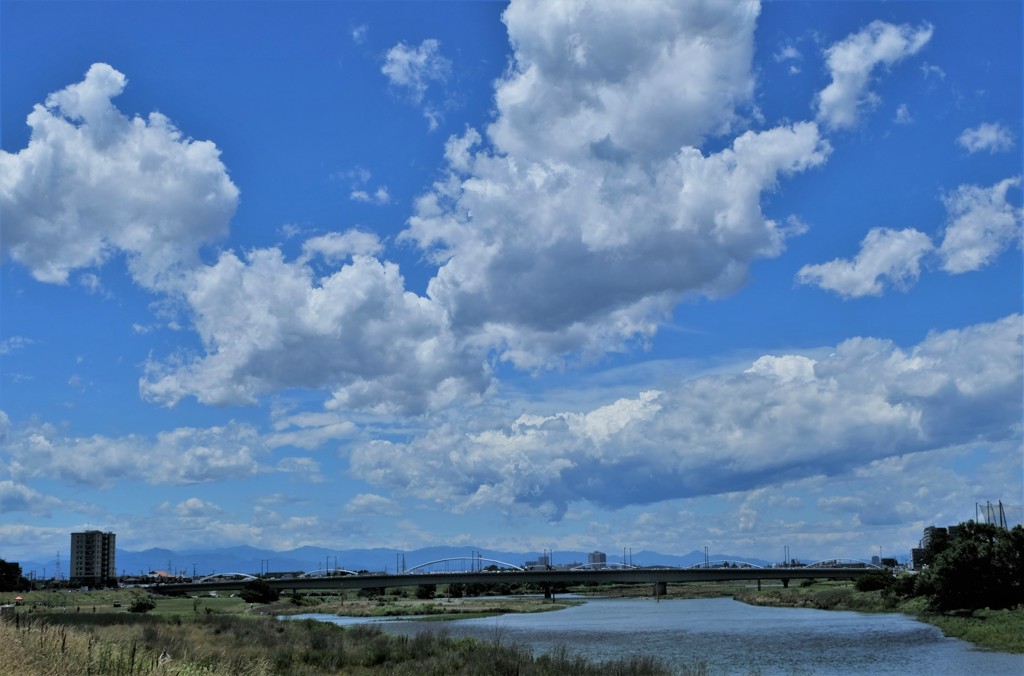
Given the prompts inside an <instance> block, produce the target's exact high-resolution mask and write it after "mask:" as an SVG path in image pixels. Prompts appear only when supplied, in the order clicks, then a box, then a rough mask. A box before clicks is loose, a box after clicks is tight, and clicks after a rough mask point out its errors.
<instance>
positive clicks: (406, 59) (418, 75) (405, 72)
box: [380, 39, 451, 104]
mask: <svg viewBox="0 0 1024 676" xmlns="http://www.w3.org/2000/svg"><path fill="white" fill-rule="evenodd" d="M450 70H451V62H450V61H449V60H448V59H446V58H444V57H443V56H441V43H440V42H439V41H437V40H433V39H428V40H424V41H423V42H421V43H420V45H419V47H409V46H408V45H406V44H405V43H404V42H400V43H398V44H397V45H395V46H394V47H392V48H391V49H389V50H388V52H387V54H385V55H384V65H383V66H382V67H381V69H380V71H381V72H382V73H384V75H386V76H387V78H388V82H390V83H391V85H392V86H394V87H397V88H399V89H401V90H403V91H404V92H405V93H406V94H407V95H408V96H409V98H410V99H411V100H412V102H413V103H417V104H418V103H421V102H422V101H423V96H424V94H426V92H427V87H428V86H429V85H430V83H431V82H437V81H443V80H444V79H445V78H446V77H448V72H449V71H450Z"/></svg>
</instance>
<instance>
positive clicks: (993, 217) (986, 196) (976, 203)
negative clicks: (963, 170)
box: [939, 176, 1022, 274]
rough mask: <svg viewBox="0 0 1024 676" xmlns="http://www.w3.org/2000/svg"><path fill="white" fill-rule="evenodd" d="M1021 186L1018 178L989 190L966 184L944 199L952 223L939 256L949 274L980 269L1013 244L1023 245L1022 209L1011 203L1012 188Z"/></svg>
mask: <svg viewBox="0 0 1024 676" xmlns="http://www.w3.org/2000/svg"><path fill="white" fill-rule="evenodd" d="M1020 184H1021V177H1020V176H1015V177H1013V178H1008V179H1005V180H1002V181H1000V182H999V183H996V184H995V185H993V186H992V187H989V188H985V187H982V186H975V185H962V186H960V187H959V188H957V189H956V190H955V191H954V192H953V193H951V194H949V195H947V196H946V197H945V198H944V200H943V202H944V203H945V205H946V210H947V212H948V213H949V223H948V224H947V226H946V229H945V232H944V233H943V237H942V245H941V246H940V247H939V255H940V256H941V257H942V261H943V263H942V267H943V269H944V270H945V271H946V272H949V273H951V274H958V273H961V272H970V271H972V270H978V269H980V268H982V267H984V266H986V265H988V264H989V263H990V262H991V261H992V260H993V259H994V258H995V257H996V256H998V255H999V254H1000V253H1002V252H1003V251H1005V250H1006V248H1007V247H1009V246H1011V245H1012V244H1014V243H1016V245H1017V246H1018V247H1020V246H1021V220H1022V219H1021V214H1022V210H1021V208H1020V207H1017V206H1014V205H1013V204H1011V203H1010V202H1009V201H1008V200H1007V192H1008V191H1009V190H1010V188H1016V187H1019V186H1020Z"/></svg>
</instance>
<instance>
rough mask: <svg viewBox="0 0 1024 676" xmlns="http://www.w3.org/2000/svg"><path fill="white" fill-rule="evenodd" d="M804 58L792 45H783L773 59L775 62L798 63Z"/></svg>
mask: <svg viewBox="0 0 1024 676" xmlns="http://www.w3.org/2000/svg"><path fill="white" fill-rule="evenodd" d="M803 58H804V55H803V54H801V53H800V50H799V49H797V48H796V47H794V46H793V45H785V46H783V47H781V48H780V49H779V51H777V52H775V55H774V59H775V60H776V61H799V60H801V59H803Z"/></svg>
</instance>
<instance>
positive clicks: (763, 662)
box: [294, 598, 1024, 676]
mask: <svg viewBox="0 0 1024 676" xmlns="http://www.w3.org/2000/svg"><path fill="white" fill-rule="evenodd" d="M294 617H295V618H298V617H309V618H314V619H319V620H324V621H329V622H336V623H338V624H345V625H348V624H354V623H362V622H367V621H373V622H374V623H375V624H376V625H377V626H380V627H381V628H383V629H384V630H385V631H388V632H390V633H395V634H407V635H415V634H417V633H419V632H423V631H435V632H436V631H446V632H448V633H449V634H451V635H453V636H472V637H475V638H479V639H483V640H487V641H500V642H502V643H505V644H510V643H514V644H519V645H523V646H528V647H530V648H531V649H532V650H533V651H534V652H535V653H537V654H540V653H545V652H552V651H555V650H557V649H559V648H560V647H561V646H564V647H566V648H568V649H569V650H570V651H571V652H574V653H579V654H581V655H584V656H586V657H588V658H592V659H597V660H606V659H613V658H618V657H624V656H629V655H634V654H644V655H657V656H659V657H660V658H661V659H662V660H664V661H665V662H666V663H667V664H668V665H669V666H671V667H675V668H678V669H679V670H680V671H683V670H686V669H693V668H695V667H697V666H698V665H700V664H701V663H704V664H706V665H707V668H708V673H711V674H719V673H728V674H748V673H758V674H765V675H767V674H836V675H838V674H858V675H860V674H902V675H906V674H922V675H924V674H927V675H929V676H931V675H933V674H979V675H980V674H1024V655H1012V654H1008V653H999V652H989V651H984V650H980V649H977V648H974V647H973V646H971V645H970V644H969V643H966V642H964V641H960V640H957V639H952V638H946V637H945V636H943V635H942V632H940V631H939V630H938V629H937V628H935V627H933V626H931V625H928V624H925V623H923V622H919V621H917V620H916V619H914V618H912V617H909V616H907V615H901V614H895V613H883V614H879V613H855V612H840V611H829V610H811V609H804V608H769V607H758V606H750V605H746V604H743V603H739V602H737V601H733V600H732V599H727V598H714V599H680V600H665V601H661V602H656V601H654V600H652V599H618V598H615V599H601V598H598V599H590V600H588V601H587V602H586V603H584V604H582V605H579V606H575V607H572V608H567V609H565V610H561V611H558V612H551V613H531V614H514V615H502V616H500V617H490V618H483V619H471V620H459V621H454V622H445V623H443V624H441V623H437V622H423V621H416V620H411V619H405V620H380V619H376V620H370V618H350V617H337V616H334V615H302V616H294Z"/></svg>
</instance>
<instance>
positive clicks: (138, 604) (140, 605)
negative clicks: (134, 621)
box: [128, 596, 156, 613]
mask: <svg viewBox="0 0 1024 676" xmlns="http://www.w3.org/2000/svg"><path fill="white" fill-rule="evenodd" d="M154 608H156V603H154V602H153V599H150V598H146V597H145V596H143V597H142V598H138V599H135V600H134V601H132V604H131V605H130V606H128V612H129V613H148V612H149V611H151V610H153V609H154Z"/></svg>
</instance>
